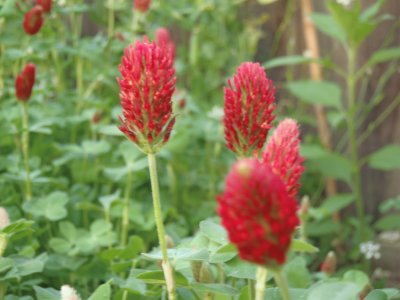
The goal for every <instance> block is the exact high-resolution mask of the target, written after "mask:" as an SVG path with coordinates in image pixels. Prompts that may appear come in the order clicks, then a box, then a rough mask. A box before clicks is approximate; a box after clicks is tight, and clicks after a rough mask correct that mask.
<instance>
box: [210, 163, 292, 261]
mask: <svg viewBox="0 0 400 300" xmlns="http://www.w3.org/2000/svg"><path fill="white" fill-rule="evenodd" d="M243 168H245V172H246V176H243V174H242V173H243ZM217 200H218V213H219V215H220V217H221V221H222V224H223V226H224V227H225V228H226V230H227V231H228V236H229V239H230V241H231V242H232V243H233V244H235V245H236V246H237V248H238V250H239V255H240V257H241V258H242V259H244V260H247V261H250V262H253V263H256V264H259V265H263V266H267V267H270V268H275V267H277V266H279V265H282V264H283V263H284V262H285V260H286V253H287V251H288V249H289V246H290V243H291V239H292V234H293V232H294V230H295V228H296V226H297V225H298V224H299V219H298V217H297V204H296V201H295V200H294V199H293V198H292V197H290V196H289V194H288V192H287V189H286V187H285V184H284V183H283V182H282V180H281V179H280V178H279V177H278V176H277V175H276V174H274V172H273V171H272V169H271V167H270V166H269V165H267V164H262V163H260V162H259V161H258V160H257V159H244V160H240V161H238V162H237V163H236V164H235V165H234V166H233V167H232V169H231V171H230V172H229V174H228V176H227V178H226V181H225V189H224V192H223V193H222V195H220V196H219V197H218V198H217Z"/></svg>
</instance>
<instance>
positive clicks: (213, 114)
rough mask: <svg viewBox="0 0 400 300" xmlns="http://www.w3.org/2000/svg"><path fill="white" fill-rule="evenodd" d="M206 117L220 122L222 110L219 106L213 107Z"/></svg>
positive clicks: (222, 114)
mask: <svg viewBox="0 0 400 300" xmlns="http://www.w3.org/2000/svg"><path fill="white" fill-rule="evenodd" d="M207 115H208V117H210V118H212V119H216V120H221V119H222V117H223V116H224V110H223V109H222V107H220V106H214V107H213V108H212V109H211V110H210V111H209V112H208V114H207Z"/></svg>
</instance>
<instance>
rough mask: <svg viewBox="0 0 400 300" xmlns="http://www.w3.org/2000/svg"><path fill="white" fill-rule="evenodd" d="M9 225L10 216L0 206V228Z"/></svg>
mask: <svg viewBox="0 0 400 300" xmlns="http://www.w3.org/2000/svg"><path fill="white" fill-rule="evenodd" d="M8 225H10V218H9V217H8V213H7V211H6V210H5V208H4V207H1V206H0V229H3V228H5V227H7V226H8Z"/></svg>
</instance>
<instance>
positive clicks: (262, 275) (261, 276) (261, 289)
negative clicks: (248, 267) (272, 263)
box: [256, 267, 268, 300]
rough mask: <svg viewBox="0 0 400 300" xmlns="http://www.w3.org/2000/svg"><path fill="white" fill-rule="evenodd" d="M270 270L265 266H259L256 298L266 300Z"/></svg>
mask: <svg viewBox="0 0 400 300" xmlns="http://www.w3.org/2000/svg"><path fill="white" fill-rule="evenodd" d="M267 275H268V270H267V268H264V267H258V268H257V276H256V277H257V282H256V300H264V293H265V280H266V279H267Z"/></svg>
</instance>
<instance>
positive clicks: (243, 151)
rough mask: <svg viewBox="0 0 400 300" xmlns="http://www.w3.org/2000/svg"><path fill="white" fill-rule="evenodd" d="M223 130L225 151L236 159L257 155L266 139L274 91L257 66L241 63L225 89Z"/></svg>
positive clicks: (270, 119) (273, 105) (272, 108)
mask: <svg viewBox="0 0 400 300" xmlns="http://www.w3.org/2000/svg"><path fill="white" fill-rule="evenodd" d="M224 92H225V103H224V127H225V130H224V131H225V141H226V145H227V147H228V148H229V149H230V150H232V151H233V152H234V153H235V154H236V155H237V156H239V157H246V156H252V155H253V154H254V153H257V152H258V151H259V150H260V149H261V148H262V147H263V146H264V143H265V141H266V139H267V135H268V132H269V130H270V128H271V123H272V121H273V120H274V116H273V115H272V112H273V111H274V109H275V103H274V101H275V96H274V93H275V88H274V86H273V85H272V81H271V80H269V79H268V78H267V75H266V74H265V71H264V69H263V68H262V67H261V65H260V64H258V63H251V62H246V63H242V64H241V65H240V66H239V68H238V69H237V72H236V74H235V75H234V76H233V78H232V79H231V80H229V81H228V87H225V89H224Z"/></svg>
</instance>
